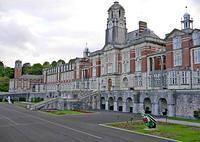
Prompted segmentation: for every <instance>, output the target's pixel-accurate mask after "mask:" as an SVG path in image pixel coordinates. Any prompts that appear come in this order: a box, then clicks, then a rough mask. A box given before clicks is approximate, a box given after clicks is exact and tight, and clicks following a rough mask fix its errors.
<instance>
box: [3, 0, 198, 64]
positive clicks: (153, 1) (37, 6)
mask: <svg viewBox="0 0 200 142" xmlns="http://www.w3.org/2000/svg"><path fill="white" fill-rule="evenodd" d="M119 2H120V3H121V5H122V6H124V8H125V10H126V18H127V28H128V31H132V30H135V29H137V28H138V21H139V20H144V21H147V23H148V27H149V28H151V29H152V30H153V31H154V32H155V33H156V34H158V35H159V36H161V37H164V35H165V34H166V33H169V32H170V31H171V30H172V29H173V28H180V27H181V26H180V20H181V17H182V15H183V14H184V12H185V6H186V5H187V6H188V11H189V13H191V15H192V17H193V18H194V22H195V23H194V26H195V27H196V28H199V26H200V15H199V13H200V11H199V10H200V2H199V1H198V0H191V1H188V0H176V1H174V0H168V1H161V0H134V1H133V0H119ZM112 3H113V0H84V1H80V0H40V2H38V1H36V0H6V1H5V0H0V60H3V61H4V63H5V64H7V65H9V66H13V65H14V61H15V60H16V59H20V60H22V61H23V62H31V63H36V62H40V63H43V62H44V61H50V62H51V61H53V60H58V59H64V60H65V61H68V60H69V59H70V58H75V57H77V56H82V50H83V49H84V48H85V43H86V42H87V43H88V47H89V48H90V50H91V51H94V50H97V49H101V48H102V47H103V45H104V39H105V29H106V20H107V10H108V8H109V7H110V6H111V5H112Z"/></svg>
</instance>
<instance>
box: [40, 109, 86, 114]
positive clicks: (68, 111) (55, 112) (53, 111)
mask: <svg viewBox="0 0 200 142" xmlns="http://www.w3.org/2000/svg"><path fill="white" fill-rule="evenodd" d="M44 112H48V113H51V114H56V115H72V114H85V113H88V112H84V111H75V110H44Z"/></svg>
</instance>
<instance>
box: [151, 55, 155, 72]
mask: <svg viewBox="0 0 200 142" xmlns="http://www.w3.org/2000/svg"><path fill="white" fill-rule="evenodd" d="M152 71H155V60H154V57H152Z"/></svg>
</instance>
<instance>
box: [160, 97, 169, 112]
mask: <svg viewBox="0 0 200 142" xmlns="http://www.w3.org/2000/svg"><path fill="white" fill-rule="evenodd" d="M166 111H167V100H166V99H164V98H160V99H159V101H158V114H160V115H163V112H166Z"/></svg>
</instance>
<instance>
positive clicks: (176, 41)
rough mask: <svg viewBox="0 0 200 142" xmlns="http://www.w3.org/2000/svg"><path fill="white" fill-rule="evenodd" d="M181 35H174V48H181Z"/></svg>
mask: <svg viewBox="0 0 200 142" xmlns="http://www.w3.org/2000/svg"><path fill="white" fill-rule="evenodd" d="M181 46H182V45H181V37H180V36H175V37H173V49H180V48H181Z"/></svg>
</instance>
